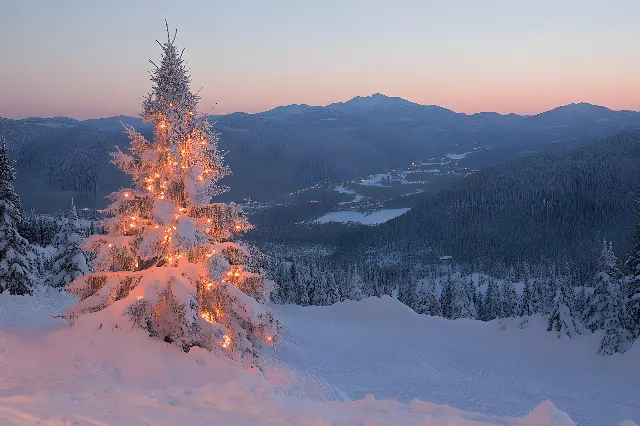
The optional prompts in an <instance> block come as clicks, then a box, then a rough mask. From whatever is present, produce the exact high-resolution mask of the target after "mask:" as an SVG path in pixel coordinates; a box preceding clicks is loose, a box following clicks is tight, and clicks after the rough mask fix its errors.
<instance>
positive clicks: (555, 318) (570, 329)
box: [547, 287, 580, 338]
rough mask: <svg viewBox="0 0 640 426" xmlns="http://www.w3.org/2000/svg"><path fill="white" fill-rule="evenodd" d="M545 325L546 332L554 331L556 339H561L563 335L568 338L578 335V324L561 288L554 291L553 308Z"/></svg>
mask: <svg viewBox="0 0 640 426" xmlns="http://www.w3.org/2000/svg"><path fill="white" fill-rule="evenodd" d="M547 324H548V327H547V331H555V332H556V333H557V335H558V338H560V337H562V335H563V334H565V335H567V336H568V337H573V336H575V335H576V334H580V326H579V323H577V322H576V320H575V319H574V316H573V312H572V311H571V308H570V307H569V304H568V303H567V301H566V297H565V294H564V289H563V288H562V287H558V289H557V290H556V295H555V297H554V298H553V308H552V310H551V315H550V316H549V321H548V323H547Z"/></svg>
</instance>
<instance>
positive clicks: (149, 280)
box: [64, 31, 282, 365]
mask: <svg viewBox="0 0 640 426" xmlns="http://www.w3.org/2000/svg"><path fill="white" fill-rule="evenodd" d="M174 40H175V35H174V37H173V39H172V38H171V37H170V36H169V33H168V31H167V41H166V42H165V43H163V44H161V47H162V61H161V62H160V65H159V66H156V67H155V69H154V70H153V71H152V73H151V74H152V76H151V81H152V83H153V88H152V91H151V93H150V94H149V95H148V96H147V97H146V98H145V99H144V101H143V112H142V114H141V116H142V118H143V119H144V120H145V121H146V122H150V123H152V124H153V126H154V138H153V141H148V140H147V139H146V138H145V137H144V136H142V135H141V134H139V133H137V132H136V131H135V130H134V129H133V128H132V127H127V128H126V130H127V133H128V135H129V138H130V141H131V145H130V153H125V152H122V151H120V150H118V151H117V152H116V153H114V154H113V162H114V164H116V165H117V166H118V167H119V168H120V169H122V170H123V171H125V172H126V173H128V174H130V175H131V176H132V180H133V182H134V186H133V187H132V188H123V189H121V190H119V191H117V192H114V193H112V194H111V195H110V199H111V200H112V204H111V205H110V206H109V207H108V208H107V209H106V212H107V213H108V214H110V215H112V216H113V217H111V218H109V219H106V220H105V221H104V223H103V225H104V226H105V228H106V229H107V231H108V234H107V235H94V236H92V237H90V238H89V239H88V240H87V242H86V244H85V247H86V248H87V250H89V251H91V252H94V253H95V254H96V258H95V260H94V263H93V267H94V271H95V272H94V273H92V274H89V275H85V276H82V277H80V278H78V279H76V280H75V281H74V282H73V283H72V284H70V285H69V286H68V287H67V289H68V291H70V292H71V293H73V294H75V295H77V296H79V298H80V301H79V302H78V303H76V304H75V305H73V306H72V307H71V308H69V310H68V311H67V312H66V313H65V315H64V316H65V317H66V318H67V319H68V320H69V321H70V323H72V324H73V323H74V322H76V321H80V320H81V319H84V318H88V317H91V318H94V321H95V320H98V321H101V324H102V322H111V323H112V324H113V323H115V325H114V326H118V324H121V326H122V327H120V328H123V327H126V326H125V324H122V323H123V321H125V322H130V323H132V324H134V325H136V326H138V327H140V328H142V329H144V330H146V331H147V332H148V333H149V335H150V336H154V337H157V338H159V339H163V340H165V341H167V342H170V343H175V344H177V345H179V346H181V347H182V348H183V349H184V350H189V348H190V347H192V346H200V347H203V348H207V349H210V350H214V351H219V352H220V353H225V354H227V355H228V356H230V357H231V358H233V359H237V360H240V361H242V362H243V363H245V365H248V364H251V365H255V363H256V362H257V357H258V352H259V348H260V347H261V346H262V345H263V344H268V345H271V344H274V343H276V342H277V341H278V340H279V339H280V336H281V329H282V326H281V324H280V323H279V322H278V321H277V319H276V318H275V317H274V315H273V314H272V312H271V311H270V310H269V309H268V308H267V307H266V305H265V303H264V301H265V300H266V298H267V297H268V295H269V293H270V290H271V289H270V286H271V284H272V283H271V282H270V281H268V280H266V279H265V278H264V275H263V273H262V271H261V270H260V269H258V268H257V267H256V266H255V265H254V264H253V263H252V258H253V256H252V254H253V252H252V250H250V248H248V247H247V246H246V245H244V244H242V243H240V242H237V241H234V239H233V237H234V234H235V233H237V232H241V231H246V230H248V229H249V228H250V227H251V226H250V225H249V223H248V222H247V219H246V217H245V215H244V213H243V212H242V210H241V209H240V208H239V207H238V206H236V205H235V204H224V203H212V202H211V200H212V198H213V197H215V196H216V195H219V194H221V193H223V192H225V191H226V190H227V188H226V187H223V186H220V185H219V184H218V180H219V179H221V178H223V177H224V176H226V175H228V174H229V173H230V172H229V169H228V168H227V167H226V166H225V165H224V163H223V155H222V154H221V153H220V151H219V150H218V146H217V135H215V134H214V133H213V132H212V130H211V129H210V127H209V123H208V121H207V120H206V119H205V120H198V119H197V115H198V111H197V106H198V100H199V97H198V96H197V95H196V94H194V93H192V92H191V90H190V77H189V76H188V75H187V72H186V69H185V65H184V62H183V59H182V53H181V52H179V51H178V50H177V48H176V46H175V44H174ZM159 44H160V43H159ZM154 65H155V64H154ZM87 321H88V320H87Z"/></svg>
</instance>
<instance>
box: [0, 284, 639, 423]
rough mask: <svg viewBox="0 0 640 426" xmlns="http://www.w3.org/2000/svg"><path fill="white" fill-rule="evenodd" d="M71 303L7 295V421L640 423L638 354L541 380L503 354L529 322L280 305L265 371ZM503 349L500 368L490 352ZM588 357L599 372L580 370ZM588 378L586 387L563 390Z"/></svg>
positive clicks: (396, 309)
mask: <svg viewBox="0 0 640 426" xmlns="http://www.w3.org/2000/svg"><path fill="white" fill-rule="evenodd" d="M72 302H73V298H72V297H70V296H67V295H64V294H61V293H58V292H57V291H54V290H51V289H49V290H47V291H41V292H39V293H38V294H37V295H36V296H33V297H20V296H9V295H7V294H6V293H5V294H0V425H3V426H14V425H36V424H37V425H47V426H53V425H65V426H66V425H125V426H126V425H186V424H188V425H226V426H229V425H230V426H235V425H309V426H311V425H313V426H324V425H327V426H329V425H334V426H337V425H421V426H445V425H456V426H480V425H483V426H490V425H502V426H572V425H574V424H575V423H574V422H573V421H572V420H571V418H570V417H569V416H568V415H567V414H565V413H563V412H562V411H560V410H559V409H558V408H556V407H555V406H554V404H553V403H552V402H548V401H545V399H547V397H551V398H557V400H558V402H557V404H558V405H559V406H563V407H564V408H563V409H564V410H567V411H569V410H574V411H575V414H573V416H574V419H575V420H578V419H584V421H578V424H579V425H583V424H586V425H589V424H598V425H606V424H612V425H615V424H617V423H619V422H620V421H621V420H623V419H625V418H626V419H634V420H636V421H637V420H638V419H637V418H634V415H636V416H637V412H638V410H637V409H638V406H637V405H634V401H633V398H632V396H633V392H636V395H637V391H638V388H637V385H636V386H635V387H634V386H633V385H630V384H627V385H624V384H622V385H621V384H620V383H619V381H620V379H621V377H622V376H621V374H620V372H621V371H622V370H623V369H626V376H625V377H626V379H627V380H628V381H630V382H635V383H637V382H638V380H634V379H635V378H637V377H638V376H637V372H638V370H637V367H636V368H635V370H634V369H633V362H631V361H632V360H633V359H634V357H635V359H637V355H638V352H637V351H636V352H634V353H628V354H629V355H630V357H629V358H627V356H626V354H625V356H624V357H619V359H618V360H612V361H610V362H602V361H596V359H595V358H593V359H592V358H590V357H589V356H586V357H583V358H580V357H578V358H576V360H577V365H578V366H577V367H575V369H574V370H575V371H566V372H565V374H564V376H560V377H544V378H542V377H541V378H539V379H538V381H537V382H536V381H535V380H534V379H535V372H536V369H538V370H539V369H541V368H543V367H541V366H543V365H544V364H546V363H545V362H544V361H540V362H538V364H539V365H533V366H526V367H523V365H522V364H520V365H518V362H519V360H510V359H508V358H507V355H512V354H516V352H515V349H514V348H516V347H518V345H517V344H516V343H514V342H518V341H522V340H523V339H522V338H521V335H520V334H519V333H523V330H517V331H516V330H509V329H508V330H507V331H506V332H502V333H501V332H499V331H496V330H495V327H496V326H497V324H475V323H472V322H460V321H456V322H450V323H447V322H446V321H438V320H437V319H434V318H429V317H423V316H418V315H415V314H413V313H412V312H411V311H409V310H408V309H407V308H405V307H404V306H403V305H401V304H399V303H398V302H397V301H395V300H393V299H391V298H389V297H385V298H382V299H376V298H371V299H366V300H363V301H360V302H345V303H340V304H337V305H334V306H331V307H325V308H301V307H295V306H280V307H275V308H276V309H277V311H278V313H279V314H280V315H281V317H282V319H283V320H284V321H285V323H286V325H287V327H288V332H287V338H288V339H289V340H288V341H287V342H286V343H285V344H284V345H283V346H281V347H280V348H278V349H274V350H269V351H268V352H267V353H265V368H264V371H263V372H259V371H257V370H256V371H245V370H243V369H241V368H239V367H238V366H237V365H234V364H232V363H230V362H229V361H227V360H223V359H219V358H217V357H216V356H215V355H213V354H212V353H210V352H207V351H204V350H200V349H199V348H193V349H192V350H191V351H190V352H189V353H184V352H182V351H181V350H180V349H178V348H176V347H175V346H172V345H168V344H166V343H164V342H161V341H159V340H155V339H151V338H149V337H148V336H146V335H145V334H144V333H143V332H141V331H138V330H133V329H132V330H123V329H114V330H109V329H104V328H103V329H101V330H95V329H88V328H86V327H85V328H83V327H80V326H75V327H73V328H71V327H68V326H67V325H66V323H65V322H64V321H60V320H55V319H52V318H51V315H52V314H56V313H59V312H62V311H64V309H65V308H66V307H67V306H69V304H71V303H72ZM116 303H117V302H116ZM89 323H90V322H87V324H89ZM531 331H532V333H531V334H532V335H535V333H533V330H531ZM524 332H528V330H524ZM519 336H520V337H519ZM542 340H544V339H542ZM542 340H540V341H542ZM588 342H590V340H589V339H585V341H584V342H579V343H580V344H578V345H575V346H571V353H573V354H575V355H580V354H579V351H580V350H581V349H582V348H581V347H580V345H583V346H585V348H584V349H589V346H590V345H591V344H592V343H588ZM534 343H535V342H533V341H532V342H531V343H530V344H529V345H528V346H529V348H527V347H523V348H520V352H519V353H525V352H527V351H528V350H531V347H533V346H534ZM547 343H550V342H549V341H547ZM558 343H560V344H561V343H562V342H558ZM562 348H563V347H562V346H560V347H559V349H554V350H551V353H553V354H560V353H563V351H566V350H567V347H566V345H565V348H564V349H562ZM547 349H548V350H549V348H547ZM502 352H504V356H501V357H499V358H500V362H496V360H495V359H487V357H488V358H495V357H496V355H497V354H499V353H502ZM534 355H535V354H534ZM532 358H535V357H534V356H533V355H530V356H529V358H524V359H522V361H523V363H524V364H526V363H528V362H529V363H530V362H531V359H532ZM471 359H473V361H470V360H471ZM599 359H600V358H598V360H599ZM516 361H518V362H516ZM614 361H615V362H618V363H619V365H618V366H617V367H616V368H614V364H615V362H614ZM584 364H593V366H595V367H598V368H601V369H600V370H597V372H596V370H594V371H593V372H591V375H590V376H587V377H576V376H574V375H573V374H574V373H576V372H578V371H582V370H581V368H582V367H584ZM596 364H597V365H596ZM636 364H637V363H636ZM607 365H608V367H607ZM581 366H582V367H581ZM603 366H604V367H603ZM489 367H490V368H489ZM526 369H533V370H532V371H529V373H527V374H521V376H522V377H526V380H524V381H523V382H522V383H520V382H519V380H520V377H519V376H517V375H515V376H514V375H513V374H516V373H517V372H522V370H526ZM595 383H600V386H599V387H594V384H595ZM580 384H582V385H583V386H584V387H585V388H586V392H585V391H584V389H582V390H580V392H576V393H575V394H573V393H571V394H569V393H568V392H573V390H574V389H575V387H577V386H578V385H580ZM534 385H535V386H534ZM625 386H626V387H625ZM514 389H518V391H517V392H514ZM590 398H591V399H590ZM636 399H637V398H636ZM420 400H424V401H430V402H422V401H420ZM552 401H553V402H554V403H556V401H555V400H553V399H552ZM616 401H617V402H616ZM586 402H589V404H590V406H589V405H586ZM447 404H450V405H452V406H454V407H456V408H452V407H450V406H448V405H447ZM615 404H617V405H615ZM635 404H637V401H636V402H635ZM459 408H462V409H464V410H466V411H461V410H460V409H459ZM613 410H618V411H617V412H615V413H614V411H613ZM634 410H635V411H634ZM470 411H479V412H482V413H485V414H478V413H473V412H470ZM634 412H635V413H636V414H634ZM629 413H630V414H629ZM628 424H633V423H628Z"/></svg>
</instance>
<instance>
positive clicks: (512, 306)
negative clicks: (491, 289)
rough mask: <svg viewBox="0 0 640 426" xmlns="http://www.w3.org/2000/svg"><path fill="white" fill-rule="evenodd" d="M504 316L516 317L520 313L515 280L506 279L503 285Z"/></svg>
mask: <svg viewBox="0 0 640 426" xmlns="http://www.w3.org/2000/svg"><path fill="white" fill-rule="evenodd" d="M501 301H502V317H503V318H509V317H515V316H516V315H517V313H518V295H517V294H516V289H515V287H514V285H513V282H511V281H506V282H505V283H504V284H503V285H502V297H501Z"/></svg>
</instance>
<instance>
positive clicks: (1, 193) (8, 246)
mask: <svg viewBox="0 0 640 426" xmlns="http://www.w3.org/2000/svg"><path fill="white" fill-rule="evenodd" d="M15 180H16V172H15V169H14V168H13V164H12V162H11V160H10V159H9V157H8V156H7V146H6V143H5V139H4V138H0V293H2V292H3V291H8V292H9V293H10V294H18V295H23V294H31V293H32V292H33V291H32V284H31V282H32V275H31V269H30V265H29V260H28V258H27V249H28V247H29V243H28V242H27V240H25V239H24V238H23V237H22V236H20V233H19V232H18V224H19V223H20V221H22V214H21V213H20V197H18V194H17V193H16V191H15V190H14V188H13V182H14V181H15Z"/></svg>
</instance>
